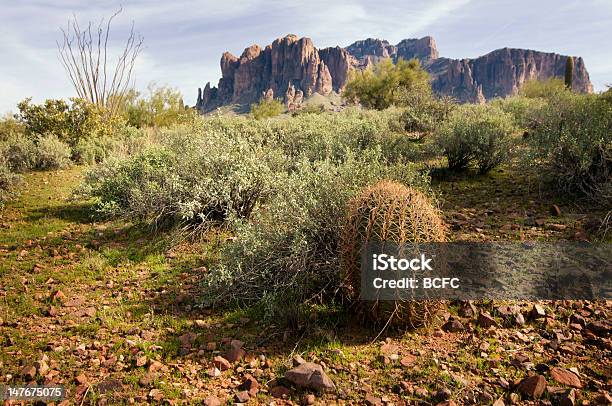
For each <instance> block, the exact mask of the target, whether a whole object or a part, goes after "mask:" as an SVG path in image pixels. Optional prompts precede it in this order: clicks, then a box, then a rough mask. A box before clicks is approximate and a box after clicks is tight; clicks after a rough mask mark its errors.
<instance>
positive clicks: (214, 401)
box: [202, 396, 221, 406]
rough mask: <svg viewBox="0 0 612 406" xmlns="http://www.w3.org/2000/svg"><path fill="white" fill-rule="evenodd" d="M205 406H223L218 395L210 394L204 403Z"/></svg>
mask: <svg viewBox="0 0 612 406" xmlns="http://www.w3.org/2000/svg"><path fill="white" fill-rule="evenodd" d="M202 404H203V405H204V406H221V401H220V400H219V398H218V397H216V396H208V397H206V398H205V399H204V402H203V403H202Z"/></svg>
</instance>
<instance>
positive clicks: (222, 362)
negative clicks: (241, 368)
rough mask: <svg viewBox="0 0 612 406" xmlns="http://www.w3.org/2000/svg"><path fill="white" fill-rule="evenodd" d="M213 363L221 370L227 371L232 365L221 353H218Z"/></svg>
mask: <svg viewBox="0 0 612 406" xmlns="http://www.w3.org/2000/svg"><path fill="white" fill-rule="evenodd" d="M213 364H215V366H216V367H217V368H219V369H220V370H221V371H226V370H228V369H230V368H231V367H232V364H231V363H230V362H229V361H228V360H226V359H225V358H223V357H222V356H220V355H217V356H216V357H215V358H214V359H213Z"/></svg>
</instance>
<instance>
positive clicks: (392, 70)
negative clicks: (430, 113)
mask: <svg viewBox="0 0 612 406" xmlns="http://www.w3.org/2000/svg"><path fill="white" fill-rule="evenodd" d="M429 80H430V78H429V74H428V73H427V71H425V70H424V69H423V68H422V67H421V65H420V63H419V61H418V59H411V60H409V61H405V60H403V59H400V60H398V61H397V63H395V64H394V63H393V61H392V60H391V59H388V58H387V59H383V60H381V61H380V62H378V63H377V64H375V65H374V66H373V67H372V68H368V69H365V70H363V71H361V70H358V69H357V70H352V71H351V73H350V76H349V80H348V82H347V84H346V86H345V88H344V92H343V94H342V95H343V97H344V98H345V99H346V100H347V101H348V102H350V103H360V104H361V105H362V106H364V107H366V108H369V109H376V110H383V109H386V108H388V107H390V106H406V105H410V104H415V103H417V102H418V100H420V99H422V98H429V97H430V95H431V84H430V83H429Z"/></svg>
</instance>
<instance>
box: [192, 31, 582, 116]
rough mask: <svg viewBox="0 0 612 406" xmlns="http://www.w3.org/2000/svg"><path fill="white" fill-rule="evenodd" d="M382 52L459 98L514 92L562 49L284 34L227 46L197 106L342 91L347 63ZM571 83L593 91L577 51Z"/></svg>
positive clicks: (558, 63)
mask: <svg viewBox="0 0 612 406" xmlns="http://www.w3.org/2000/svg"><path fill="white" fill-rule="evenodd" d="M381 58H391V59H393V61H397V60H398V59H400V58H401V59H411V58H417V59H419V60H420V61H421V64H422V65H423V66H424V67H425V69H427V71H428V72H429V73H430V74H431V76H432V87H433V89H434V91H435V92H436V93H438V94H441V95H449V96H453V97H455V98H456V99H458V100H459V101H462V102H481V101H484V100H486V99H491V98H494V97H500V96H507V95H510V94H513V93H515V92H516V91H517V89H518V88H519V87H520V86H521V85H522V84H523V83H524V82H525V81H527V80H530V79H546V78H550V77H554V76H563V75H564V72H565V61H566V59H567V56H563V55H558V54H554V53H544V52H538V51H532V50H525V49H509V48H503V49H499V50H496V51H493V52H491V53H489V54H487V55H484V56H481V57H479V58H475V59H461V60H458V59H448V58H441V57H440V56H439V54H438V50H437V48H436V43H435V41H434V39H433V38H432V37H424V38H420V39H405V40H402V41H400V42H399V43H398V44H396V45H391V44H389V42H388V41H384V40H378V39H372V38H369V39H366V40H363V41H357V42H355V43H353V44H352V45H349V46H348V47H346V48H340V47H333V48H324V49H317V48H315V47H314V45H313V43H312V40H311V39H310V38H298V37H297V36H295V35H287V36H286V37H284V38H279V39H277V40H275V41H274V42H273V43H272V44H271V45H268V46H266V47H265V48H264V49H262V48H261V47H260V46H259V45H251V46H250V47H248V48H246V49H245V50H244V52H243V53H242V55H240V57H239V58H238V57H236V56H234V55H232V54H231V53H229V52H225V53H224V54H223V56H222V57H221V74H222V77H221V79H220V80H219V84H218V86H217V87H211V85H210V83H207V84H206V86H205V87H204V89H198V101H197V104H196V108H198V109H199V110H200V111H203V112H205V111H210V110H212V109H214V108H216V107H219V106H222V105H226V104H248V103H253V102H256V101H258V100H259V99H261V98H262V97H264V96H266V97H268V98H269V97H270V95H273V96H274V97H279V96H282V95H284V101H285V102H286V103H287V105H288V106H289V105H292V106H295V100H294V99H295V97H296V95H297V94H299V95H300V96H299V100H300V102H301V99H302V96H303V97H308V96H310V95H312V94H313V93H315V92H317V93H319V94H322V95H328V94H329V93H331V92H340V91H341V90H342V88H343V86H344V85H345V84H346V81H347V79H348V76H349V71H350V70H351V69H365V68H367V67H368V66H369V65H371V64H373V63H376V62H377V61H379V60H380V59H381ZM574 89H575V90H577V91H580V92H592V90H593V88H592V85H591V82H590V80H589V74H588V72H587V70H586V67H585V65H584V61H583V60H582V58H580V57H577V58H575V67H574Z"/></svg>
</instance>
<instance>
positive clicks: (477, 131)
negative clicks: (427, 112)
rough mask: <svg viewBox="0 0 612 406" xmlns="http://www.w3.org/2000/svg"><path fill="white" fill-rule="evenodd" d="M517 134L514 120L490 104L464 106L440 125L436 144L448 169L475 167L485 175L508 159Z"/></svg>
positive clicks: (458, 169) (457, 169)
mask: <svg viewBox="0 0 612 406" xmlns="http://www.w3.org/2000/svg"><path fill="white" fill-rule="evenodd" d="M515 131H516V127H515V125H514V120H513V118H512V117H511V116H510V115H509V114H507V113H504V112H503V111H501V110H500V109H499V108H497V107H495V106H492V105H473V104H467V105H463V106H461V107H460V108H458V109H457V110H455V111H454V112H453V114H451V116H450V117H449V119H448V120H447V121H446V122H445V123H444V124H442V126H441V127H440V128H439V129H438V131H437V135H436V142H437V144H438V146H439V147H440V148H441V149H442V150H443V153H444V155H445V156H446V158H447V159H448V167H449V169H451V170H455V171H461V170H465V169H466V168H468V167H469V166H470V165H471V164H475V165H476V166H477V167H478V169H479V171H480V173H486V172H488V171H490V170H491V169H493V168H494V167H496V166H498V165H499V164H501V163H503V162H505V161H507V160H508V159H509V157H510V154H511V151H512V147H513V144H514V141H513V139H512V135H513V133H514V132H515Z"/></svg>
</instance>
